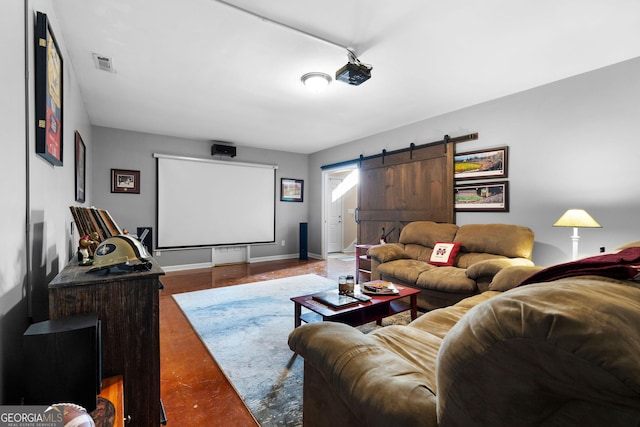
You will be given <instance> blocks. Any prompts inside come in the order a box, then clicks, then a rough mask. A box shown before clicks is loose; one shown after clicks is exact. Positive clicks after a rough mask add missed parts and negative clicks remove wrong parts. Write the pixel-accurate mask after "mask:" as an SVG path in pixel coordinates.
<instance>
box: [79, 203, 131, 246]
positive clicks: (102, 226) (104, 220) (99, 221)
mask: <svg viewBox="0 0 640 427" xmlns="http://www.w3.org/2000/svg"><path fill="white" fill-rule="evenodd" d="M69 209H71V215H73V221H74V222H75V223H76V227H77V228H78V234H79V235H80V236H81V237H82V236H89V235H91V233H93V232H96V233H98V237H99V240H100V241H101V242H102V241H104V240H105V239H107V238H109V237H111V236H117V235H119V234H122V230H121V229H120V227H118V224H116V222H115V221H114V220H113V218H112V217H111V215H110V214H109V212H107V211H106V210H104V209H96V208H93V207H91V208H85V207H82V206H70V207H69Z"/></svg>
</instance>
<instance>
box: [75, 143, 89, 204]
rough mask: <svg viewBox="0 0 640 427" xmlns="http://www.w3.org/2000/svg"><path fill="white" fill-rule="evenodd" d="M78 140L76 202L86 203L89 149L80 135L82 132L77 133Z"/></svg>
mask: <svg viewBox="0 0 640 427" xmlns="http://www.w3.org/2000/svg"><path fill="white" fill-rule="evenodd" d="M75 140H76V202H80V203H84V201H85V188H86V184H85V179H86V176H87V175H86V166H87V149H86V147H85V145H84V141H83V140H82V137H81V136H80V132H78V131H76V133H75Z"/></svg>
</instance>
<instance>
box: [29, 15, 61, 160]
mask: <svg viewBox="0 0 640 427" xmlns="http://www.w3.org/2000/svg"><path fill="white" fill-rule="evenodd" d="M35 43H36V46H35V65H36V70H35V82H36V87H35V97H36V99H35V101H36V153H37V154H38V155H40V156H41V157H43V158H44V159H46V160H47V161H48V162H49V163H51V164H52V165H54V166H62V153H63V141H62V111H63V109H62V105H63V104H62V99H63V87H62V80H63V79H62V76H63V73H62V55H61V53H60V48H59V47H58V43H57V42H56V38H55V36H54V35H53V31H52V30H51V26H50V25H49V21H48V19H47V15H46V14H44V13H41V12H38V14H37V16H36V34H35Z"/></svg>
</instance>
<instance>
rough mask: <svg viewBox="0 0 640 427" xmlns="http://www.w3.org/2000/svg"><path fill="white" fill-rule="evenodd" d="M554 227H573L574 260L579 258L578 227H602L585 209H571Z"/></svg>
mask: <svg viewBox="0 0 640 427" xmlns="http://www.w3.org/2000/svg"><path fill="white" fill-rule="evenodd" d="M553 226H554V227H573V235H572V236H571V240H572V241H573V254H572V255H573V257H572V259H573V260H576V259H578V240H580V236H578V228H579V227H583V228H602V226H601V225H600V224H598V223H597V221H596V220H595V219H593V218H592V217H591V215H589V214H588V213H587V211H585V210H584V209H569V210H568V211H566V212H565V213H564V214H563V215H562V216H561V217H560V218H559V219H558V220H557V221H556V223H555V224H553Z"/></svg>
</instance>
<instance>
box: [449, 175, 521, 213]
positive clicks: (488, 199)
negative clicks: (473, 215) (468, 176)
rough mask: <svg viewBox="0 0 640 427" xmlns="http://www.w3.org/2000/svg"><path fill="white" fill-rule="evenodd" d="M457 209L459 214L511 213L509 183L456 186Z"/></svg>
mask: <svg viewBox="0 0 640 427" xmlns="http://www.w3.org/2000/svg"><path fill="white" fill-rule="evenodd" d="M455 209H456V211H458V212H462V211H466V212H509V182H507V181H503V182H484V183H481V182H479V183H475V184H459V185H456V187H455Z"/></svg>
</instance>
